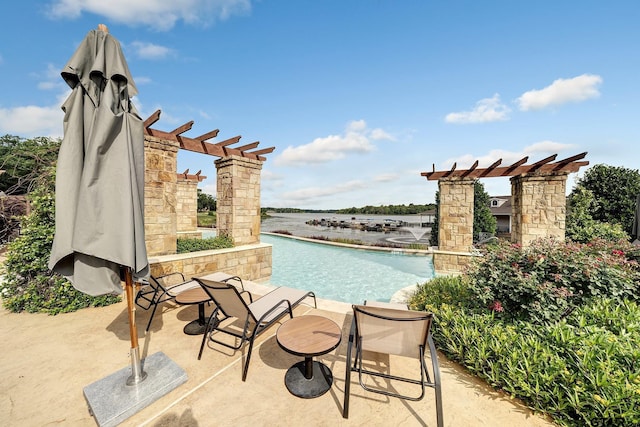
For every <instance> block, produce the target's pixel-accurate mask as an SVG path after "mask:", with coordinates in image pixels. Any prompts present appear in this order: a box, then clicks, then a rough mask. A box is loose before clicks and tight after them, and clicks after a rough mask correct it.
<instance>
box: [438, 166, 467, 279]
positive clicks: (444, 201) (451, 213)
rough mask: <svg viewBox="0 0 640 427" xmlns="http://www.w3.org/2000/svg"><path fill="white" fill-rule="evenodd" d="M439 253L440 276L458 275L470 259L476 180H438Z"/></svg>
mask: <svg viewBox="0 0 640 427" xmlns="http://www.w3.org/2000/svg"><path fill="white" fill-rule="evenodd" d="M438 190H439V193H440V203H439V210H438V224H439V228H438V251H436V252H435V253H434V254H433V265H434V269H435V271H436V272H437V273H438V274H445V273H450V272H459V271H461V270H462V269H463V268H464V266H466V265H467V264H468V262H469V260H470V259H471V258H470V257H471V253H470V250H471V248H472V246H473V198H474V180H473V179H464V178H457V177H456V178H450V179H447V178H445V179H440V180H438Z"/></svg>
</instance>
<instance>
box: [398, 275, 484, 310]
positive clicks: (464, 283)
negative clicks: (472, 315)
mask: <svg viewBox="0 0 640 427" xmlns="http://www.w3.org/2000/svg"><path fill="white" fill-rule="evenodd" d="M409 305H410V307H411V309H412V310H420V311H435V310H437V309H439V308H440V307H442V306H443V305H448V306H451V307H455V308H462V307H467V308H470V307H473V306H474V305H475V303H474V301H473V293H472V292H471V289H469V283H468V280H467V279H466V277H464V276H437V277H434V278H433V279H431V280H429V281H428V282H425V283H423V284H422V285H418V286H417V288H416V291H415V293H414V295H413V296H412V298H411V300H410V301H409Z"/></svg>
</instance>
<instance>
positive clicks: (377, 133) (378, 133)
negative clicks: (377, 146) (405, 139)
mask: <svg viewBox="0 0 640 427" xmlns="http://www.w3.org/2000/svg"><path fill="white" fill-rule="evenodd" d="M369 136H370V137H371V139H373V140H374V141H378V140H387V141H395V140H396V138H394V137H393V136H391V135H389V134H388V133H387V132H385V131H384V130H382V129H380V128H377V129H374V130H372V131H371V134H370V135H369Z"/></svg>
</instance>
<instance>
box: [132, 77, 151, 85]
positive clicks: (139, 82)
mask: <svg viewBox="0 0 640 427" xmlns="http://www.w3.org/2000/svg"><path fill="white" fill-rule="evenodd" d="M133 81H134V82H135V84H136V86H140V85H146V84H149V83H151V82H152V81H153V80H151V78H150V77H145V76H140V77H134V78H133Z"/></svg>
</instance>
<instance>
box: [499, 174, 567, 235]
mask: <svg viewBox="0 0 640 427" xmlns="http://www.w3.org/2000/svg"><path fill="white" fill-rule="evenodd" d="M566 187H567V174H566V173H560V174H543V175H522V176H514V177H512V178H511V196H512V212H513V215H512V216H513V227H512V229H511V241H512V242H514V243H519V244H520V245H522V246H528V245H529V244H531V242H532V241H534V240H536V239H538V238H541V237H556V238H558V239H560V240H564V238H565V226H566V223H565V220H566Z"/></svg>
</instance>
